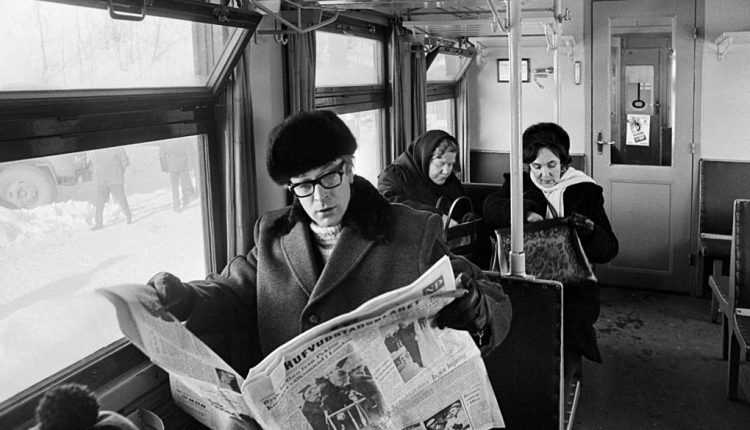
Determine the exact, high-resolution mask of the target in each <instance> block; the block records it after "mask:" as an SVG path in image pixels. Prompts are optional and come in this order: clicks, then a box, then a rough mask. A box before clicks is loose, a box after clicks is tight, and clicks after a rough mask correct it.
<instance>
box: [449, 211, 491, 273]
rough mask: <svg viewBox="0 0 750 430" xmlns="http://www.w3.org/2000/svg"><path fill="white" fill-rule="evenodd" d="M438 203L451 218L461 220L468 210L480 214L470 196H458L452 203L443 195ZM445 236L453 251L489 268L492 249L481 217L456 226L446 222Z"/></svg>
mask: <svg viewBox="0 0 750 430" xmlns="http://www.w3.org/2000/svg"><path fill="white" fill-rule="evenodd" d="M436 205H437V207H438V208H443V209H444V210H445V211H446V212H447V213H448V218H449V219H453V220H456V221H459V222H460V221H461V219H462V218H463V216H464V215H465V214H466V213H468V212H472V213H474V214H476V215H480V214H477V213H476V212H474V208H475V207H476V206H475V205H474V202H473V200H472V199H471V197H469V196H461V197H458V198H457V199H456V200H454V201H453V202H450V204H449V202H448V201H447V199H446V198H444V197H441V198H440V199H438V201H437V204H436ZM479 207H481V206H479ZM444 238H445V241H446V242H447V243H448V247H449V248H450V250H451V252H453V253H454V254H456V255H460V256H463V257H466V258H467V259H469V260H470V261H471V262H473V263H474V264H476V265H477V266H479V267H480V268H482V269H489V262H490V257H491V256H490V253H491V252H492V249H491V246H490V243H489V239H488V234H487V229H486V228H485V224H484V220H483V219H482V218H481V217H480V218H475V219H473V220H469V221H466V222H462V223H460V224H458V225H455V226H449V225H448V223H446V225H445V237H444Z"/></svg>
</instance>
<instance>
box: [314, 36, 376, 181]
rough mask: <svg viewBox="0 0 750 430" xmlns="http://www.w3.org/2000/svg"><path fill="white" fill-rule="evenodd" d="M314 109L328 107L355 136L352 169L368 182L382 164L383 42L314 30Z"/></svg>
mask: <svg viewBox="0 0 750 430" xmlns="http://www.w3.org/2000/svg"><path fill="white" fill-rule="evenodd" d="M315 35H316V53H315V55H316V57H315V87H316V99H317V100H316V107H317V108H319V109H333V110H334V111H335V112H336V113H337V114H338V115H339V117H340V118H341V119H342V120H343V121H344V122H345V123H346V124H347V125H348V126H349V128H350V129H351V131H352V134H354V137H356V138H357V144H358V149H357V152H356V153H355V160H354V169H355V171H356V173H357V174H358V175H360V176H362V177H364V178H365V179H367V180H369V181H370V182H372V183H373V184H377V177H378V174H379V173H380V172H381V171H382V170H383V167H384V155H383V148H385V147H386V146H387V144H386V139H387V137H386V135H385V130H384V128H385V126H384V124H385V121H386V118H385V115H386V107H387V106H386V99H387V97H386V87H385V67H384V63H383V58H384V57H385V52H384V51H385V43H384V41H383V39H382V37H381V36H377V37H376V38H373V36H372V35H369V37H362V36H356V35H352V34H340V33H331V32H326V31H317V32H316V33H315Z"/></svg>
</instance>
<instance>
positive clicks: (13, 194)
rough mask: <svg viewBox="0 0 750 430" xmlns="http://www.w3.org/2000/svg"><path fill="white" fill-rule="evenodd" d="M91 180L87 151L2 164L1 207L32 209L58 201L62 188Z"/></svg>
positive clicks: (0, 165) (0, 168)
mask: <svg viewBox="0 0 750 430" xmlns="http://www.w3.org/2000/svg"><path fill="white" fill-rule="evenodd" d="M90 180H91V164H90V163H89V160H88V159H87V157H86V154H85V153H78V154H63V155H57V156H53V157H42V158H36V159H33V160H24V161H11V162H7V163H0V206H4V207H8V208H12V209H32V208H35V207H37V206H43V205H46V204H49V203H52V202H54V201H55V200H56V199H57V195H58V192H59V187H61V186H74V185H76V184H78V182H85V181H90Z"/></svg>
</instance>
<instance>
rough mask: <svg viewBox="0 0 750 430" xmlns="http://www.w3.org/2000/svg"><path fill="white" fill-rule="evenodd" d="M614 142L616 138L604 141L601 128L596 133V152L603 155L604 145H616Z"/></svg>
mask: <svg viewBox="0 0 750 430" xmlns="http://www.w3.org/2000/svg"><path fill="white" fill-rule="evenodd" d="M614 144H615V141H614V140H610V141H609V142H605V141H604V137H603V135H602V131H601V130H599V131H598V132H597V133H596V152H597V153H598V154H599V155H602V149H603V147H604V145H614Z"/></svg>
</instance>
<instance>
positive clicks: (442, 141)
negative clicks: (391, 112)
mask: <svg viewBox="0 0 750 430" xmlns="http://www.w3.org/2000/svg"><path fill="white" fill-rule="evenodd" d="M460 170H461V168H460V164H459V160H458V144H457V143H456V139H455V138H454V137H453V136H451V135H450V134H448V133H446V132H444V131H442V130H429V131H427V132H425V133H423V134H421V135H420V136H419V137H417V138H416V139H415V140H414V142H412V143H411V145H409V147H408V148H407V149H406V151H405V152H404V153H403V154H401V155H399V157H398V158H396V160H395V161H393V163H391V164H390V165H389V166H388V167H386V168H385V170H384V171H383V173H381V174H380V176H378V191H380V194H382V195H383V197H385V198H386V200H388V201H389V202H391V203H402V204H405V205H407V206H410V207H412V208H414V209H418V210H424V211H428V212H433V213H436V214H439V215H442V216H443V217H444V218H443V219H444V220H445V217H446V216H447V215H448V210H447V207H449V206H450V202H452V201H453V200H455V199H456V198H458V197H461V196H463V195H465V193H464V187H463V185H461V181H459V179H458V178H457V177H456V175H455V172H456V171H460ZM441 197H445V198H446V199H447V202H448V205H446V206H447V207H440V208H439V207H437V203H438V200H439V199H440V198H441ZM469 216H470V217H474V214H471V215H468V214H467V215H464V220H466V218H467V217H469Z"/></svg>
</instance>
